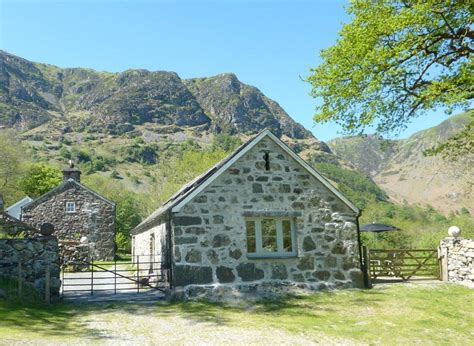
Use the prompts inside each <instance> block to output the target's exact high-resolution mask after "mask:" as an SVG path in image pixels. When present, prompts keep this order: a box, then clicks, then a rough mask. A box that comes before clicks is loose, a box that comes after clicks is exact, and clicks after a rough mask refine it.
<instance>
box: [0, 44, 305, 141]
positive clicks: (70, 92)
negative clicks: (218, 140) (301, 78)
mask: <svg viewBox="0 0 474 346" xmlns="http://www.w3.org/2000/svg"><path fill="white" fill-rule="evenodd" d="M0 111H1V116H0V125H4V126H8V127H15V128H18V129H21V130H25V129H32V128H35V127H38V126H40V125H42V124H45V123H47V122H51V121H54V122H59V123H63V124H64V125H65V124H67V125H68V126H69V127H71V130H73V131H83V130H87V131H88V132H100V133H112V134H117V133H119V134H123V133H126V132H130V131H133V130H134V129H135V127H136V126H137V125H143V124H146V123H150V124H158V125H162V126H170V125H173V126H182V127H195V126H199V127H201V128H202V129H211V131H212V132H214V133H219V132H221V131H226V132H228V133H231V134H236V133H239V134H252V133H255V132H258V131H260V130H261V129H263V128H266V127H268V128H270V129H272V131H273V132H274V133H276V134H277V135H279V136H281V135H286V136H288V137H290V138H295V139H308V138H311V137H313V136H312V135H311V133H310V132H309V131H307V130H306V129H305V128H304V127H303V126H302V125H300V124H298V123H296V122H295V121H294V120H293V119H291V117H290V116H289V115H288V114H287V113H286V112H285V111H284V110H283V109H282V108H281V107H280V106H279V105H278V103H276V102H275V101H272V100H270V99H269V98H267V97H266V96H265V95H263V94H262V92H260V90H258V89H257V88H255V87H253V86H249V85H246V84H244V83H241V82H240V81H239V80H238V79H237V77H236V76H235V75H234V74H221V75H218V76H215V77H210V78H194V79H189V80H182V79H181V78H180V77H179V76H178V75H177V74H176V73H174V72H165V71H156V72H150V71H147V70H128V71H125V72H121V73H109V72H97V71H94V70H91V69H83V68H59V67H56V66H53V65H47V64H39V63H33V62H30V61H28V60H25V59H22V58H20V57H17V56H14V55H11V54H9V53H7V52H4V51H0Z"/></svg>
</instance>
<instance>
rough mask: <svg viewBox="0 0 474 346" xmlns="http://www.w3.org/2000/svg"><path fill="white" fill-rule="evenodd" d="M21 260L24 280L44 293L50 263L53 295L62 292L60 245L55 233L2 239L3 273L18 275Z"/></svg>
mask: <svg viewBox="0 0 474 346" xmlns="http://www.w3.org/2000/svg"><path fill="white" fill-rule="evenodd" d="M18 263H21V268H22V278H23V282H25V283H27V284H31V285H32V286H33V287H34V288H35V289H36V290H37V291H39V292H40V293H41V294H44V289H45V281H46V279H45V276H46V267H47V266H49V268H50V278H51V279H50V287H51V296H52V297H53V298H54V297H58V296H59V288H60V286H61V281H60V279H59V273H60V269H59V247H58V240H57V238H56V237H54V236H39V237H37V238H31V239H0V276H3V277H12V278H18V269H19V268H18Z"/></svg>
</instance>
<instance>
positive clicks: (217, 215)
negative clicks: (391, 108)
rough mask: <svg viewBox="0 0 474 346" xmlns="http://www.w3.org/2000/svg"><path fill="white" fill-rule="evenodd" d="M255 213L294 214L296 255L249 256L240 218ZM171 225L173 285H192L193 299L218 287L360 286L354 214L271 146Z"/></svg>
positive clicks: (237, 166)
mask: <svg viewBox="0 0 474 346" xmlns="http://www.w3.org/2000/svg"><path fill="white" fill-rule="evenodd" d="M265 152H269V155H270V169H269V170H266V167H265V161H264V154H265ZM255 212H260V213H264V214H265V213H268V215H294V221H295V225H296V242H297V255H296V256H294V257H291V258H260V259H256V258H249V257H248V256H247V240H246V229H245V217H244V214H245V213H255ZM172 225H173V226H172V232H173V233H172V238H173V256H174V262H173V263H174V267H173V284H174V286H178V287H183V286H187V285H197V286H198V287H196V288H195V289H194V291H198V292H199V291H201V290H202V289H203V288H205V289H206V290H213V289H216V288H219V289H220V290H223V288H222V287H232V289H234V288H236V287H237V288H238V289H239V290H240V291H242V290H245V289H246V288H245V287H247V289H251V287H253V286H255V283H258V284H260V286H261V284H263V283H266V284H270V286H271V287H275V286H280V287H281V286H282V285H283V286H285V285H286V286H288V285H290V286H291V285H292V284H293V283H296V284H297V285H299V286H304V287H306V288H310V289H326V288H335V287H352V286H357V287H362V286H363V279H362V272H361V271H360V268H359V262H358V260H359V258H358V244H357V231H356V215H355V212H354V211H352V210H351V209H350V208H349V207H348V206H347V205H346V204H344V203H343V202H342V201H340V200H339V199H338V197H336V195H334V193H332V192H331V191H330V190H329V189H328V188H327V187H325V186H324V185H323V184H322V183H321V182H320V181H319V180H317V179H316V178H314V177H313V176H312V175H310V174H309V173H308V172H307V171H306V170H305V169H304V168H303V167H301V166H300V165H299V164H298V163H297V162H296V161H295V160H293V159H292V158H291V157H290V156H289V155H288V154H287V153H286V152H284V151H283V150H282V149H281V148H280V147H278V146H277V145H276V144H275V143H274V142H273V141H272V140H270V139H263V140H262V141H261V142H259V143H258V144H257V145H256V146H255V147H254V148H253V149H252V150H250V151H249V152H248V153H246V154H245V155H244V156H243V157H242V158H240V160H238V161H237V162H236V163H234V165H233V166H232V167H230V168H229V169H228V170H227V171H226V172H225V173H223V174H222V175H221V176H220V177H218V178H217V179H216V180H215V181H214V182H213V183H212V184H211V185H209V186H208V187H206V188H205V189H204V190H203V191H202V192H201V193H200V194H198V195H197V196H196V197H195V198H194V199H193V200H192V201H190V202H189V203H188V204H187V205H186V206H184V207H183V209H182V210H181V211H180V212H179V213H176V214H173V217H172ZM189 289H190V287H188V288H187V290H188V291H189ZM191 290H193V289H192V288H191Z"/></svg>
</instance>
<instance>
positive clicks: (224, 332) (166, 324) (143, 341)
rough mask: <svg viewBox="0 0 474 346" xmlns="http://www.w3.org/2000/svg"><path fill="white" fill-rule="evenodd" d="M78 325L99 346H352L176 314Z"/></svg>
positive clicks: (107, 317)
mask: <svg viewBox="0 0 474 346" xmlns="http://www.w3.org/2000/svg"><path fill="white" fill-rule="evenodd" d="M82 323H84V326H86V327H87V328H89V329H91V330H95V331H97V332H98V333H99V335H100V339H101V341H100V343H103V344H106V345H111V344H114V345H117V344H118V345H125V344H132V343H133V344H135V345H152V344H166V345H170V344H171V345H317V344H325V345H333V344H351V345H354V342H353V341H351V342H349V341H348V340H343V339H334V338H331V337H328V336H326V335H321V336H318V337H317V339H315V338H314V335H313V336H312V338H309V337H308V336H307V335H304V334H291V333H288V332H286V331H283V330H278V329H273V328H261V327H260V328H255V329H245V328H239V327H236V326H230V325H227V324H226V322H225V321H222V322H221V323H216V321H212V322H207V321H202V320H195V319H190V318H185V317H183V316H176V315H170V316H165V317H164V316H162V315H161V316H153V315H151V316H150V315H134V316H133V317H129V316H124V315H120V314H119V313H110V314H104V315H101V316H95V317H94V320H85V321H82Z"/></svg>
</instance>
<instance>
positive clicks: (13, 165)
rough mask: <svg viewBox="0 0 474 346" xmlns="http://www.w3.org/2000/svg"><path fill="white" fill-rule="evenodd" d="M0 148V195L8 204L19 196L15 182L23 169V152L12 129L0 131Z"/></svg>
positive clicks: (16, 182)
mask: <svg viewBox="0 0 474 346" xmlns="http://www.w3.org/2000/svg"><path fill="white" fill-rule="evenodd" d="M0 148H1V149H0V195H3V198H4V199H5V203H6V204H7V205H8V204H10V203H13V202H16V200H17V199H18V198H20V197H21V194H20V193H19V191H18V188H17V184H18V180H19V179H20V178H21V176H22V174H23V171H24V169H23V167H24V165H23V164H24V157H25V154H24V151H23V150H22V148H21V144H20V142H19V141H18V140H17V139H16V137H15V136H14V133H13V132H12V131H5V130H1V131H0Z"/></svg>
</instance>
